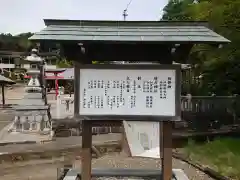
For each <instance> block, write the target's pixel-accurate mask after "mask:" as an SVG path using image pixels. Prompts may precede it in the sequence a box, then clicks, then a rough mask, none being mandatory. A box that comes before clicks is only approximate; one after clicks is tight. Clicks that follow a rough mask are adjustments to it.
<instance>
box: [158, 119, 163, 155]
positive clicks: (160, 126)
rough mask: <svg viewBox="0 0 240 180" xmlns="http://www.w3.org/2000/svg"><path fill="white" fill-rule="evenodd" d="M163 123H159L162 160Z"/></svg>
mask: <svg viewBox="0 0 240 180" xmlns="http://www.w3.org/2000/svg"><path fill="white" fill-rule="evenodd" d="M162 127H163V121H160V122H159V150H160V152H159V155H160V159H162V158H163V128H162Z"/></svg>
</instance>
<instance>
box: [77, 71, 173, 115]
mask: <svg viewBox="0 0 240 180" xmlns="http://www.w3.org/2000/svg"><path fill="white" fill-rule="evenodd" d="M175 74H176V73H175V70H123V69H117V70H109V69H107V70H106V69H97V70H96V69H94V70H92V69H81V70H80V109H79V111H80V115H155V116H158V115H159V116H175Z"/></svg>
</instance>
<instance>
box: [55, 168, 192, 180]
mask: <svg viewBox="0 0 240 180" xmlns="http://www.w3.org/2000/svg"><path fill="white" fill-rule="evenodd" d="M62 171H64V172H67V173H66V175H65V176H64V177H63V178H62V179H63V180H76V179H77V176H78V175H79V174H81V172H80V173H79V170H77V169H67V168H64V169H62ZM173 173H174V178H173V179H172V180H189V179H188V177H187V176H186V174H185V173H184V172H183V170H181V169H173ZM60 174H61V173H60ZM148 174H149V177H150V176H151V177H155V178H156V179H161V178H160V177H161V172H160V170H156V169H155V170H151V169H148V170H147V169H92V176H98V177H115V176H116V177H124V176H125V177H131V178H132V177H134V179H138V178H139V179H144V178H147V177H148ZM159 175H160V176H159ZM135 177H136V178H135ZM58 178H59V179H60V177H59V176H58ZM118 179H120V178H118Z"/></svg>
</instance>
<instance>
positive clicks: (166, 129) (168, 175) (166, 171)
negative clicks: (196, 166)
mask: <svg viewBox="0 0 240 180" xmlns="http://www.w3.org/2000/svg"><path fill="white" fill-rule="evenodd" d="M161 124H162V131H163V132H162V135H163V136H162V141H163V142H162V145H163V155H162V179H163V180H171V179H172V122H171V121H163V122H162V123H161ZM160 149H161V148H160Z"/></svg>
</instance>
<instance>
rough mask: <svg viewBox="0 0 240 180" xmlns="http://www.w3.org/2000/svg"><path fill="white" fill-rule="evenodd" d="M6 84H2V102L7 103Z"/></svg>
mask: <svg viewBox="0 0 240 180" xmlns="http://www.w3.org/2000/svg"><path fill="white" fill-rule="evenodd" d="M4 93H5V92H4V84H2V104H3V106H4V105H5V94H4Z"/></svg>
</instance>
